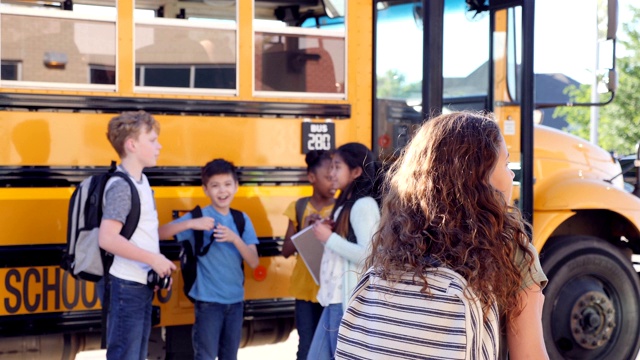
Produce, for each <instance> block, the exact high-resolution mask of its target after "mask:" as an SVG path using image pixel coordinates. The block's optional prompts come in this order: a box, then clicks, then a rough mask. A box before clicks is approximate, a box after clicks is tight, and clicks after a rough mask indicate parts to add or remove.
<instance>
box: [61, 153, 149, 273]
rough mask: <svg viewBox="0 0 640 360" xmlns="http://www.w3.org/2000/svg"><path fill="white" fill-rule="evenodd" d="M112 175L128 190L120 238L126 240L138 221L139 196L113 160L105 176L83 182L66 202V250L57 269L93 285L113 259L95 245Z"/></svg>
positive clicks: (92, 177)
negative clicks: (103, 200) (127, 204)
mask: <svg viewBox="0 0 640 360" xmlns="http://www.w3.org/2000/svg"><path fill="white" fill-rule="evenodd" d="M113 176H117V177H120V178H122V179H124V180H125V181H126V182H127V184H129V186H130V187H131V211H130V212H129V214H128V215H127V218H126V220H125V223H124V226H123V227H122V230H121V231H120V235H122V236H124V237H125V238H127V239H130V238H131V236H132V235H133V232H134V231H135V230H136V228H137V227H138V221H139V220H140V197H139V195H138V190H137V189H136V187H135V185H134V184H133V182H132V181H131V179H129V176H128V175H127V174H125V173H123V172H120V171H118V170H117V168H116V164H115V161H112V162H111V167H110V168H109V170H108V171H107V172H106V173H102V174H98V175H93V176H90V177H88V178H86V179H84V180H83V181H82V182H81V183H80V185H78V187H76V189H75V190H74V192H73V194H72V195H71V199H70V200H69V214H68V218H67V249H66V250H65V252H64V254H63V258H62V263H61V267H62V268H63V269H65V270H66V271H68V272H69V274H71V276H73V277H74V278H76V279H83V280H87V281H92V282H97V281H99V280H100V279H102V277H103V276H104V274H106V273H108V271H109V268H110V267H111V263H112V262H113V256H112V255H111V254H108V253H106V252H105V251H104V250H102V249H101V248H100V246H99V245H98V232H99V230H100V222H101V221H102V199H103V197H104V192H105V187H106V185H107V181H109V179H111V178H112V177H113Z"/></svg>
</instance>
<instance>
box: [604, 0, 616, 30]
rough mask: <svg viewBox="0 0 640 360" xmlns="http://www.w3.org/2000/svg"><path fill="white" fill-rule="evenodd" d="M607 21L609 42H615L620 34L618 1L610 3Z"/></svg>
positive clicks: (612, 0)
mask: <svg viewBox="0 0 640 360" xmlns="http://www.w3.org/2000/svg"><path fill="white" fill-rule="evenodd" d="M607 20H608V22H607V40H615V38H616V33H617V32H618V0H609V1H608V4H607Z"/></svg>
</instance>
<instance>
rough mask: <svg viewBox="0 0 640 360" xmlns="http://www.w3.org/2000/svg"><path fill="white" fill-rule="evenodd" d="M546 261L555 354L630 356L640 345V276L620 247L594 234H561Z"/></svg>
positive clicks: (548, 325)
mask: <svg viewBox="0 0 640 360" xmlns="http://www.w3.org/2000/svg"><path fill="white" fill-rule="evenodd" d="M540 260H541V263H542V267H543V269H544V271H545V274H546V275H547V277H548V278H549V283H548V285H547V287H546V288H545V289H544V294H545V304H544V308H543V313H542V318H543V331H544V337H545V344H546V346H547V351H548V352H549V357H550V358H551V359H565V358H576V359H613V358H615V359H626V358H631V357H632V356H635V354H636V353H637V352H638V349H639V348H640V341H639V338H640V324H638V322H637V321H636V319H637V315H638V313H640V304H638V302H637V301H636V299H637V298H639V297H640V279H639V278H638V275H637V273H636V272H635V270H634V268H633V266H632V263H631V261H630V259H629V258H628V257H626V256H625V255H624V254H623V253H622V252H621V251H620V250H619V249H618V248H617V247H615V246H614V245H612V244H610V243H609V242H607V241H605V240H603V239H600V238H597V237H595V236H588V235H566V236H557V237H554V238H552V239H550V241H549V242H548V244H547V245H545V248H544V249H543V251H542V253H541V255H540Z"/></svg>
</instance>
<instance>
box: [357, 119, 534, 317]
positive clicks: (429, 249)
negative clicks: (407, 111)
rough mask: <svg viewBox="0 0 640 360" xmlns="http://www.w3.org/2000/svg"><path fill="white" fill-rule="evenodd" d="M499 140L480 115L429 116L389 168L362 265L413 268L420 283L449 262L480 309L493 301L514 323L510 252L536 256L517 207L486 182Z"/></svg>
mask: <svg viewBox="0 0 640 360" xmlns="http://www.w3.org/2000/svg"><path fill="white" fill-rule="evenodd" d="M502 141H503V138H502V135H501V134H500V129H499V127H498V124H497V123H496V122H495V121H494V120H493V119H491V118H490V117H488V116H485V115H482V114H476V113H471V112H456V113H452V114H446V115H441V116H438V117H436V118H434V119H432V120H429V121H427V122H426V123H425V124H424V125H423V126H422V127H421V128H420V129H419V130H418V132H417V133H416V135H415V136H414V138H413V139H412V141H411V143H410V144H409V145H407V147H406V148H405V149H404V151H403V152H402V155H401V156H400V158H399V159H398V160H397V161H396V162H395V163H394V164H392V165H391V169H390V171H389V172H388V173H387V178H386V181H385V189H384V197H383V201H382V217H381V220H380V230H379V232H378V233H377V234H376V235H375V236H374V238H373V242H372V249H374V251H373V252H372V253H371V255H370V256H369V257H368V258H367V260H366V268H369V267H373V268H374V270H375V271H376V273H378V274H380V276H382V277H383V278H385V279H388V280H392V281H393V280H394V279H395V275H394V274H397V273H398V272H407V271H408V272H413V273H414V276H415V277H417V278H420V279H421V280H422V281H424V283H425V284H426V282H427V279H426V278H425V276H424V270H425V268H428V267H433V266H434V264H439V265H440V266H444V267H447V268H450V269H452V270H454V271H456V272H458V273H459V274H461V275H462V276H463V277H464V278H465V279H466V280H467V284H468V286H469V287H470V288H471V289H472V290H473V292H474V293H475V294H476V296H478V297H479V299H480V301H481V302H482V304H483V308H484V311H485V314H487V311H488V310H489V309H490V307H491V304H492V303H493V302H496V303H497V305H498V308H499V309H500V313H501V316H504V317H506V318H505V319H506V323H507V324H510V323H512V320H513V319H514V318H515V317H516V316H517V315H518V314H520V312H521V311H522V307H521V305H520V304H519V301H518V293H519V291H520V288H521V284H522V280H523V274H521V271H520V265H519V264H515V263H514V260H515V255H516V252H517V251H522V252H523V253H524V254H525V259H527V260H528V261H529V265H531V263H532V262H533V259H534V257H533V254H532V252H531V251H530V250H529V249H528V242H529V241H530V240H529V236H528V234H527V231H526V227H527V226H528V225H527V224H526V222H525V221H524V219H523V218H522V216H521V213H520V211H519V210H518V209H517V208H514V207H513V206H510V205H509V204H508V203H507V202H506V201H505V198H504V195H503V194H502V193H501V192H500V191H499V190H497V189H495V188H494V187H493V186H491V184H490V177H491V174H492V172H493V169H494V168H495V167H496V164H497V162H498V157H499V150H500V146H501V144H502ZM422 291H423V292H424V291H426V285H425V286H424V287H423V290H422Z"/></svg>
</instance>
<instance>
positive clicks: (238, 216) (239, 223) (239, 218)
mask: <svg viewBox="0 0 640 360" xmlns="http://www.w3.org/2000/svg"><path fill="white" fill-rule="evenodd" d="M229 210H231V216H233V222H234V223H235V224H236V228H237V229H238V235H240V237H242V235H243V234H244V225H245V223H244V213H243V212H242V211H240V210H236V209H229Z"/></svg>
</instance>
